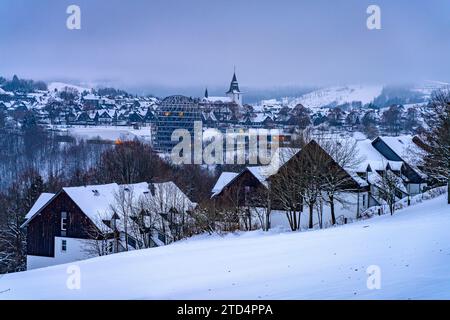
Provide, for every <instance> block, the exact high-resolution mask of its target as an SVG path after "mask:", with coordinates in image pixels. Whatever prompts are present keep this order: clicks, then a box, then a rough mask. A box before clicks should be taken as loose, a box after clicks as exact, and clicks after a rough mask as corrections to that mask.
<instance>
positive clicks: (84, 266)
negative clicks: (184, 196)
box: [0, 196, 450, 299]
mask: <svg viewBox="0 0 450 320" xmlns="http://www.w3.org/2000/svg"><path fill="white" fill-rule="evenodd" d="M449 207H450V206H448V205H447V204H446V198H445V196H439V197H438V198H435V199H432V200H426V201H424V202H422V203H419V204H417V205H414V206H411V207H408V208H406V209H403V210H399V211H397V212H396V214H395V215H394V216H388V215H386V216H381V217H375V218H372V219H370V220H365V221H360V222H358V223H354V224H350V225H346V226H343V227H337V228H332V229H326V230H319V231H311V232H297V233H291V232H284V233H279V232H277V231H272V232H270V233H263V232H261V231H255V232H249V233H239V234H234V235H232V234H230V235H227V236H225V237H220V236H217V235H216V236H206V235H204V236H198V237H195V238H193V239H190V240H187V241H183V242H179V243H176V244H173V245H169V246H166V247H160V248H155V249H149V250H142V251H135V252H128V253H122V254H116V255H112V256H107V257H101V258H95V259H91V260H86V261H81V262H79V263H77V265H78V266H79V268H80V272H81V273H80V274H81V278H80V279H81V288H80V290H70V289H68V288H67V286H66V282H67V279H68V277H69V275H68V274H67V269H68V266H69V265H61V266H55V267H50V268H46V269H40V270H34V271H29V272H24V273H17V274H10V275H6V276H4V277H3V278H1V279H0V292H2V291H4V290H6V291H5V292H3V293H1V294H0V299H102V298H104V299H337V298H339V299H382V298H383V299H431V298H436V299H450V232H449V230H450V210H449ZM371 265H376V266H379V267H380V270H381V288H380V289H379V290H377V289H375V290H369V289H368V288H367V285H366V283H367V278H368V275H367V273H366V270H367V268H368V267H369V266H371Z"/></svg>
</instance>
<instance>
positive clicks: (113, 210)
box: [22, 182, 195, 269]
mask: <svg viewBox="0 0 450 320" xmlns="http://www.w3.org/2000/svg"><path fill="white" fill-rule="evenodd" d="M121 195H122V196H121ZM120 197H122V199H127V200H126V201H127V203H128V202H130V203H129V204H132V205H133V206H136V205H137V204H138V203H141V202H143V201H145V202H146V203H147V204H148V205H147V206H146V207H145V208H146V209H145V210H147V211H148V212H147V211H146V212H144V213H142V218H141V220H140V223H141V224H139V226H137V225H134V224H133V223H134V222H135V221H136V219H135V217H133V214H132V213H128V215H129V216H128V215H125V214H121V213H120V210H118V209H117V208H118V207H120V203H119V202H118V201H119V200H118V199H119V198H120ZM194 206H195V203H193V202H191V201H190V200H189V198H188V197H187V196H186V195H185V194H184V193H183V192H182V191H181V190H180V189H179V188H178V187H177V186H176V185H175V184H174V183H173V182H165V183H151V184H149V183H138V184H132V185H118V184H116V183H112V184H106V185H94V186H82V187H68V188H62V189H61V190H60V191H59V192H58V193H56V194H50V193H44V194H41V195H40V197H39V198H38V200H37V201H36V203H35V204H34V205H33V207H32V208H31V209H30V211H29V212H28V213H27V215H26V217H25V219H26V221H25V222H24V224H23V225H22V228H25V229H26V234H27V269H35V268H41V267H46V266H51V265H56V264H61V263H68V262H72V261H77V260H83V259H87V258H90V257H94V256H98V255H105V254H110V253H115V252H120V251H123V250H125V247H127V248H128V249H129V250H133V249H138V248H141V247H142V244H141V243H140V241H145V240H148V244H149V245H150V246H160V245H164V244H167V243H170V242H171V241H172V239H171V236H172V233H171V232H172V230H171V222H173V221H176V219H177V217H175V216H178V215H179V214H183V215H184V214H185V213H186V212H188V211H189V210H192V209H193V208H194ZM130 219H131V220H130ZM125 220H126V221H128V227H127V228H125ZM142 221H143V222H142ZM149 221H153V222H152V223H151V224H150V222H149ZM136 223H137V222H136ZM133 226H136V227H133ZM126 230H128V231H126ZM132 230H134V231H132ZM136 230H138V231H136ZM144 232H145V233H144ZM142 233H144V235H145V236H144V240H143V236H142ZM147 236H148V239H145V237H147Z"/></svg>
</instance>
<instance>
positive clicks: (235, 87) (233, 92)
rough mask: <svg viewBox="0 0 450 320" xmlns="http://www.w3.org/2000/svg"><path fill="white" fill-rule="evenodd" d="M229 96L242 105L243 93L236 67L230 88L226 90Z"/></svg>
mask: <svg viewBox="0 0 450 320" xmlns="http://www.w3.org/2000/svg"><path fill="white" fill-rule="evenodd" d="M226 94H227V96H228V97H230V98H231V100H232V101H233V102H234V103H237V104H238V105H242V93H241V90H239V83H238V80H237V77H236V67H235V68H234V72H233V79H231V83H230V89H229V90H228V91H227V92H226Z"/></svg>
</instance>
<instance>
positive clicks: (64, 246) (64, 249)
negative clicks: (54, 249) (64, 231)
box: [61, 240, 67, 252]
mask: <svg viewBox="0 0 450 320" xmlns="http://www.w3.org/2000/svg"><path fill="white" fill-rule="evenodd" d="M61 251H62V252H66V251H67V240H62V241H61Z"/></svg>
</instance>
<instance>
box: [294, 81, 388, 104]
mask: <svg viewBox="0 0 450 320" xmlns="http://www.w3.org/2000/svg"><path fill="white" fill-rule="evenodd" d="M382 90H383V87H382V86H362V85H352V86H342V87H328V88H323V89H319V90H315V91H313V92H310V93H307V94H304V95H302V96H301V97H299V98H296V99H294V100H292V101H291V102H290V104H289V105H290V106H291V107H295V106H296V105H297V104H299V103H301V104H303V105H304V106H305V107H307V108H310V109H319V108H320V107H323V106H327V105H331V104H334V105H340V104H344V103H351V102H358V101H359V102H361V103H362V104H363V105H364V104H367V103H370V102H372V101H373V100H374V99H375V98H376V97H378V96H379V95H380V94H381V91H382Z"/></svg>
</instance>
